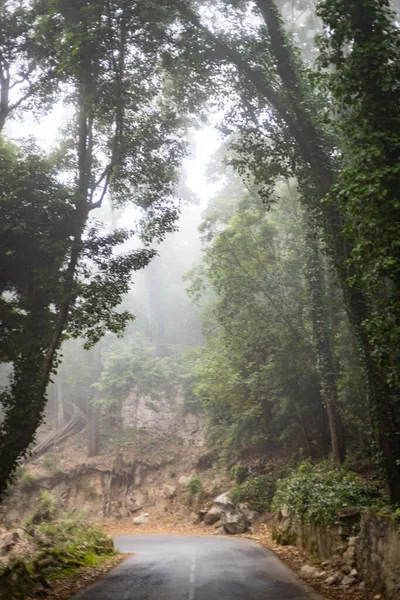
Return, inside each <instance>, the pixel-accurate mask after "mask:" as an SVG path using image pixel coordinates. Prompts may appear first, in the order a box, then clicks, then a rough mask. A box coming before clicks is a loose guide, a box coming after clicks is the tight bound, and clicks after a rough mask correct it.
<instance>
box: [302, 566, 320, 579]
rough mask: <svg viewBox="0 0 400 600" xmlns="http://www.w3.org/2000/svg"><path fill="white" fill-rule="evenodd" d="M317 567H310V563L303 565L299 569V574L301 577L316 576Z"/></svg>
mask: <svg viewBox="0 0 400 600" xmlns="http://www.w3.org/2000/svg"><path fill="white" fill-rule="evenodd" d="M317 573H318V569H316V568H315V567H312V566H311V565H304V567H301V569H300V575H301V576H302V577H317V576H318V575H317Z"/></svg>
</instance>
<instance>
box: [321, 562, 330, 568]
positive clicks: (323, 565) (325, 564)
mask: <svg viewBox="0 0 400 600" xmlns="http://www.w3.org/2000/svg"><path fill="white" fill-rule="evenodd" d="M331 564H332V561H330V560H324V562H323V563H322V564H321V567H330V566H331Z"/></svg>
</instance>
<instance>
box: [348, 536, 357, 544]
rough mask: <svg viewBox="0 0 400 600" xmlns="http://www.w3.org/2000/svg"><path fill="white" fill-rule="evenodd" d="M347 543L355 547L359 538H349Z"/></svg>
mask: <svg viewBox="0 0 400 600" xmlns="http://www.w3.org/2000/svg"><path fill="white" fill-rule="evenodd" d="M347 543H348V545H349V546H355V545H356V544H357V538H356V537H351V538H349V541H348V542H347Z"/></svg>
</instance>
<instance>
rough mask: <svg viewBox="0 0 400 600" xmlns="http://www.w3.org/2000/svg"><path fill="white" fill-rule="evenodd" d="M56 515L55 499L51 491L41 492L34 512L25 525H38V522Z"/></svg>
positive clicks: (49, 519)
mask: <svg viewBox="0 0 400 600" xmlns="http://www.w3.org/2000/svg"><path fill="white" fill-rule="evenodd" d="M55 516H56V499H55V497H54V494H52V493H51V492H46V491H45V492H42V493H41V495H40V500H39V502H38V504H37V507H36V509H35V512H34V513H33V515H32V516H31V517H30V518H29V519H28V520H27V522H26V525H27V526H28V527H29V526H32V525H39V524H40V523H43V522H46V521H51V520H52V519H54V517H55Z"/></svg>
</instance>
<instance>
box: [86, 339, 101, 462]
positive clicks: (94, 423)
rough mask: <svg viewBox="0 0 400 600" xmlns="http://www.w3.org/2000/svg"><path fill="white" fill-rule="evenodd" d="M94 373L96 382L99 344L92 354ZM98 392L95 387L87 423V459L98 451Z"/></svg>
mask: <svg viewBox="0 0 400 600" xmlns="http://www.w3.org/2000/svg"><path fill="white" fill-rule="evenodd" d="M93 362H94V372H95V374H96V380H97V381H99V379H100V377H101V373H102V371H103V364H102V362H101V342H99V343H98V344H97V346H95V348H94V352H93ZM99 394H100V392H99V389H98V388H97V387H95V393H94V397H93V400H94V402H93V401H92V402H91V406H90V421H89V440H88V442H89V443H88V458H91V457H92V456H98V454H99V450H100V444H99V439H100V409H99V407H98V406H97V405H96V400H97V399H98V398H99V397H100V396H99Z"/></svg>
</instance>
